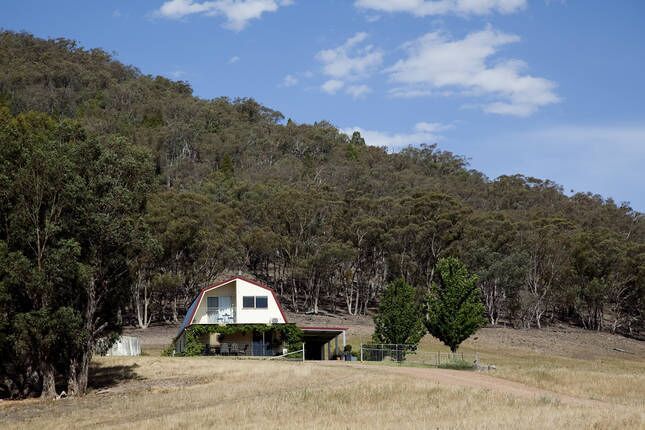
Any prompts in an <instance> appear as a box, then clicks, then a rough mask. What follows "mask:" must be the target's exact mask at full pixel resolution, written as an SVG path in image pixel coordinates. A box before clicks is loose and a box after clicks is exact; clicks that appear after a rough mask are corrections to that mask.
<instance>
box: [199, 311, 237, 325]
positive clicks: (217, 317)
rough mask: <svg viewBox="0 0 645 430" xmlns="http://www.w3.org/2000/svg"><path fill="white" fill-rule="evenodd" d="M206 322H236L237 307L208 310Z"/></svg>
mask: <svg viewBox="0 0 645 430" xmlns="http://www.w3.org/2000/svg"><path fill="white" fill-rule="evenodd" d="M206 324H235V309H233V308H231V309H227V310H216V311H207V312H206Z"/></svg>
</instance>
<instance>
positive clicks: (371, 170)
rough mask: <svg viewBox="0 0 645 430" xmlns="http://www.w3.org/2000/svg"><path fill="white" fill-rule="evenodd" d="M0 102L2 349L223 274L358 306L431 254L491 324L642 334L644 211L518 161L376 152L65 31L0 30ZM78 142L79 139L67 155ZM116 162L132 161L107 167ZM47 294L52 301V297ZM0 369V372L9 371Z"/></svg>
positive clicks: (189, 290)
mask: <svg viewBox="0 0 645 430" xmlns="http://www.w3.org/2000/svg"><path fill="white" fill-rule="evenodd" d="M0 105H2V106H3V107H4V110H3V113H2V115H3V120H2V121H3V123H2V130H0V132H1V133H2V136H1V139H2V141H1V142H0V154H1V155H0V203H1V204H0V225H1V226H2V227H1V228H0V260H1V261H2V263H3V264H1V265H0V315H2V318H0V348H2V350H0V353H1V354H2V356H3V357H6V356H8V355H7V354H8V353H7V351H10V350H12V348H15V347H17V345H21V346H20V347H21V348H22V347H23V346H24V347H26V346H25V344H24V343H20V342H18V340H17V339H18V338H17V337H16V336H18V335H17V333H18V330H19V327H18V326H17V325H18V324H20V326H21V327H25V328H26V327H29V328H30V329H32V328H35V327H39V328H38V330H40V331H41V332H42V333H49V334H51V336H50V335H47V336H45V337H43V338H42V341H43V342H45V344H43V345H35V346H34V345H32V346H31V347H30V348H32V347H33V348H34V349H37V350H38V351H40V352H39V354H43V357H44V355H49V351H50V349H49V347H48V346H47V345H48V344H47V343H48V342H55V343H57V342H67V341H68V340H69V339H78V338H79V337H77V336H71V337H68V336H67V333H70V332H75V331H77V330H81V331H82V332H83V333H85V334H86V335H87V336H89V337H88V338H87V339H94V338H95V337H96V336H99V335H101V330H99V331H98V332H97V333H95V334H91V332H92V333H93V332H94V331H96V329H98V328H101V329H102V330H105V333H103V334H105V335H106V336H108V337H109V335H111V334H113V333H117V332H118V330H119V327H120V326H121V325H122V324H138V325H140V326H142V327H145V326H147V325H148V324H150V323H153V322H176V321H179V320H180V319H181V318H182V316H183V314H184V313H185V310H186V308H187V306H188V305H189V304H190V302H191V301H192V299H193V297H194V296H195V294H196V293H197V291H198V290H199V288H201V287H203V286H205V285H208V284H209V283H210V282H213V281H214V280H215V278H217V277H218V276H219V275H220V274H221V273H223V272H233V273H236V272H238V271H242V272H248V273H250V274H252V275H254V276H255V277H257V278H259V279H260V280H263V281H265V282H266V283H267V284H269V285H270V286H271V287H273V288H274V289H275V290H276V292H277V293H278V295H279V296H280V298H281V300H282V302H283V303H284V305H285V306H286V307H287V308H289V309H290V310H291V311H295V312H302V311H312V312H314V313H316V312H321V311H326V312H331V313H338V312H344V313H347V314H349V315H357V314H366V313H367V312H368V309H370V308H371V307H373V306H375V305H377V304H378V303H377V298H378V296H379V295H380V294H381V292H382V290H383V288H384V287H385V285H387V284H388V283H389V282H391V281H393V280H395V279H398V278H402V279H404V280H405V282H407V283H408V284H410V285H414V286H415V287H416V288H418V289H419V290H420V291H419V294H420V295H423V294H425V293H426V292H427V291H428V290H429V289H430V287H431V285H432V284H433V282H436V281H437V275H436V273H437V262H438V261H439V259H441V258H442V257H447V256H452V257H457V258H459V259H460V260H461V261H463V262H464V263H465V265H466V266H467V267H468V269H469V271H471V272H473V273H475V274H476V275H477V277H478V281H477V288H478V289H479V291H480V294H481V296H482V298H483V302H484V304H485V312H486V317H487V319H488V321H489V323H490V324H491V325H496V324H499V323H500V322H503V323H505V324H510V325H512V326H515V327H542V326H544V325H548V324H551V323H553V322H554V321H564V322H569V323H572V324H576V325H579V326H582V327H584V328H587V329H590V330H611V331H612V332H617V333H623V334H626V335H630V336H640V335H642V331H643V325H644V315H645V222H644V217H643V214H641V213H638V212H636V211H634V210H633V209H631V208H630V207H629V205H628V204H626V203H625V204H617V203H616V202H614V201H613V200H611V199H603V198H602V197H600V196H598V195H594V194H591V193H577V194H574V195H571V196H567V195H566V194H565V193H564V192H563V190H562V187H561V186H559V185H558V184H555V183H553V182H552V181H549V180H542V179H537V178H532V177H526V176H522V175H519V174H518V175H511V176H501V177H499V178H496V179H490V178H487V177H486V176H484V175H483V174H482V173H480V172H478V171H475V170H473V169H470V168H469V166H468V164H467V161H466V159H465V158H464V157H461V156H457V155H455V154H452V153H450V152H447V151H442V150H440V149H439V148H438V147H437V146H436V145H433V144H430V145H421V146H419V147H408V148H405V149H403V150H402V151H400V152H398V153H388V152H387V151H386V150H385V149H384V148H377V147H372V146H369V145H366V144H365V141H364V139H363V138H362V137H361V136H360V135H359V134H355V135H354V136H352V137H351V138H350V137H349V136H347V135H345V134H343V133H341V132H340V131H339V130H338V129H337V128H336V127H334V126H333V125H332V124H330V123H328V122H325V121H320V122H316V123H314V124H297V123H295V122H294V121H292V120H290V119H285V118H284V116H283V115H282V114H281V113H279V112H277V111H275V110H272V109H270V108H267V107H264V106H262V105H260V104H259V103H257V102H256V101H254V100H252V99H235V100H229V99H227V98H216V99H212V100H204V99H200V98H197V97H194V96H193V95H192V89H191V88H190V85H189V84H188V83H186V82H175V81H171V80H169V79H166V78H163V77H154V76H148V75H144V74H142V73H141V72H139V71H138V70H137V69H135V68H134V67H131V66H126V65H123V64H121V63H119V62H117V61H115V60H114V59H113V58H112V57H111V56H110V54H108V53H106V52H105V51H102V50H100V49H84V48H82V47H79V46H78V44H77V43H75V42H73V41H70V40H66V39H54V40H43V39H39V38H36V37H34V36H31V35H29V34H25V33H14V32H9V31H4V32H0ZM7 124H13V125H9V126H7ZM29 124H31V125H29ZM26 125H28V126H29V127H32V128H34V130H38V131H37V132H30V131H28V130H26V129H25V126H26ZM21 127H22V128H21ZM15 142H21V145H20V146H16V145H15V144H14V143H15ZM43 142H46V143H47V145H46V146H44V147H43V150H42V151H40V150H39V151H37V153H38V156H39V157H41V156H42V160H40V161H38V162H42V163H44V164H42V165H43V166H44V167H45V168H44V169H42V170H41V169H40V168H39V167H38V165H37V164H33V166H35V167H34V169H33V171H34V172H38V174H39V176H37V177H39V178H49V179H47V180H45V181H44V183H47V184H48V187H50V188H47V190H50V191H51V190H53V189H54V188H51V187H58V188H55V189H56V190H60V192H62V193H63V194H60V196H61V197H62V198H63V199H62V200H58V197H56V200H52V199H51V198H50V197H51V196H58V195H59V194H52V195H48V196H45V195H43V196H42V198H43V199H46V200H47V201H48V202H50V203H51V204H52V205H53V206H50V207H52V208H53V210H48V209H46V208H45V210H44V211H42V212H39V213H37V214H36V212H33V211H29V210H28V209H29V207H28V206H25V203H26V202H25V201H24V200H21V198H20V196H21V195H23V194H22V191H20V187H21V186H28V185H30V184H31V185H33V184H36V183H35V182H33V181H32V179H30V177H29V176H24V177H22V178H20V179H19V180H18V179H16V178H14V177H13V176H12V173H11V172H13V171H14V170H15V166H14V164H13V163H14V160H16V159H19V157H20V156H21V151H22V149H23V148H38V145H40V144H41V143H43ZM79 142H80V143H81V145H80V146H83V147H85V146H87V147H88V148H89V149H87V152H85V153H83V154H76V153H75V151H76V148H77V147H78V144H79ZM368 143H369V142H368ZM131 152H132V153H133V154H135V155H132V154H130V153H131ZM54 154H55V155H56V156H54ZM110 154H112V155H110ZM128 154H130V155H128ZM16 157H18V158H16ZM70 157H71V158H70ZM34 160H35V159H34ZM97 163H98V164H97ZM100 163H104V164H103V165H101V164H100ZM68 164H69V166H71V168H69V166H68ZM113 166H116V167H117V172H126V171H127V172H130V173H129V174H128V175H121V176H118V175H117V176H118V177H117V178H112V177H111V176H110V172H111V171H112V169H113ZM68 172H69V173H68ZM95 174H96V175H98V176H96V177H97V178H98V179H97V180H94V179H93V178H94V176H93V175H95ZM47 175H49V176H47ZM50 179H51V180H50ZM126 179H127V180H128V181H131V182H128V183H127V184H126V185H124V186H123V187H120V188H119V187H117V185H119V184H120V182H119V181H126ZM139 183H140V184H139ZM143 184H145V186H144V185H143ZM81 186H82V187H81ZM79 187H81V188H79ZM83 187H85V188H83ZM44 190H45V189H42V190H41V191H44ZM48 192H49V191H48ZM77 192H82V193H83V198H82V199H81V200H80V202H81V205H80V206H76V205H74V204H72V202H73V201H75V198H74V195H75V193H77ZM27 195H29V194H27ZM33 195H35V196H40V195H39V194H33ZM106 199H107V200H106ZM109 199H113V200H111V201H110V200H109ZM43 201H45V200H43ZM31 203H34V204H35V203H37V201H36V200H33V201H32V202H31ZM54 203H55V204H54ZM84 205H87V206H84ZM32 208H33V207H32ZM57 208H60V209H61V210H60V211H59V210H58V209H57ZM34 214H35V215H37V216H36V219H35V220H36V224H33V225H28V222H26V221H29V220H32V218H29V216H30V215H34ZM88 214H90V215H88ZM92 214H95V215H97V216H96V217H93V216H91V215H92ZM39 217H40V218H39ZM21 220H22V221H21ZM32 221H33V220H32ZM112 222H115V223H116V224H112ZM38 223H40V225H39V224H38ZM45 226H47V227H46V230H47V231H48V232H49V233H47V239H46V241H45V245H46V246H44V247H41V248H39V246H38V244H39V243H40V244H41V245H42V244H43V242H42V241H43V239H44V238H43V237H42V236H41V237H40V238H38V235H39V234H40V233H42V232H43V231H44V230H43V228H45ZM36 227H39V228H36ZM109 235H112V236H109ZM50 240H51V241H50ZM113 256H118V259H116V260H113V259H112V257H113ZM106 258H107V259H106ZM60 262H63V263H64V264H59V263H60ZM72 263H73V264H72ZM70 264H71V266H72V268H71V269H69V267H70ZM60 269H65V270H60ZM25 274H27V275H26V276H25ZM112 276H114V277H115V278H112ZM92 280H93V281H94V282H93V283H92V282H91V281H92ZM34 285H36V286H37V288H36V287H33V288H32V286H34ZM58 285H64V286H65V287H64V288H62V289H59V287H58ZM70 285H82V286H83V287H82V288H81V289H80V290H76V289H75V288H76V287H69V286H70ZM117 285H118V288H117V287H116V286H117ZM106 286H107V287H106ZM113 286H114V289H113ZM104 287H105V288H107V289H105V290H103V288H104ZM34 288H35V289H34ZM79 288H80V287H79ZM88 288H89V289H88ZM94 288H98V289H100V291H102V292H101V293H100V297H101V298H100V300H98V302H99V303H98V304H97V306H98V308H97V309H96V310H92V312H99V313H100V312H103V310H105V311H109V313H108V314H105V315H103V316H102V317H101V320H100V322H99V321H98V320H96V319H94V322H93V323H92V324H96V327H94V328H93V330H90V328H89V327H87V326H86V325H84V324H86V323H87V321H89V320H88V319H87V318H86V317H85V315H86V313H87V312H88V308H87V303H88V301H87V298H88V297H92V295H91V294H90V292H91V291H92V290H93V289H94ZM15 291H23V292H24V294H23V293H21V294H19V295H18V296H16V295H15V294H14V292H15ZM59 291H62V292H63V293H61V294H62V295H64V296H65V297H66V298H58V297H53V296H51V294H50V292H56V294H58V292H59ZM78 291H81V293H78V294H77V292H78ZM96 291H97V294H98V290H96ZM52 294H53V293H52ZM70 297H72V298H75V299H78V300H71V299H70ZM59 299H60V300H59ZM77 301H78V303H77ZM70 303H72V304H71V305H70ZM65 304H66V305H67V308H69V309H63V308H65V307H66V306H64V305H65ZM84 306H85V307H84ZM89 309H90V310H91V309H92V307H91V306H90V308H89ZM31 312H34V313H33V314H30V313H31ZM56 312H60V313H58V314H56V315H58V316H57V317H56V318H54V317H53V315H54V313H56ZM17 313H26V314H29V318H31V319H28V320H26V319H19V318H16V315H17ZM59 317H60V318H61V319H58V318H59ZM21 318H22V317H21ZM25 318H26V317H25ZM55 321H60V323H58V322H57V323H55V324H54V323H53V322H55ZM52 324H53V325H52ZM79 324H80V325H79ZM105 324H107V325H105ZM104 325H105V326H104ZM63 326H65V327H67V328H66V329H65V330H63V331H62V333H63V335H61V336H59V335H58V334H56V333H59V332H58V331H57V330H59V329H60V328H61V327H63ZM20 330H22V329H20ZM21 332H22V333H28V331H25V330H22V331H21ZM88 333H90V334H88ZM59 334H60V333H59ZM80 338H82V339H85V338H84V337H82V336H81V337H80ZM21 339H25V340H31V339H33V336H32V335H30V334H27V335H25V336H22V337H21ZM69 341H70V342H71V340H69ZM91 343H93V340H92V341H91V342H90V344H91ZM88 345H89V344H85V346H83V347H82V348H81V349H79V350H78V351H81V350H85V351H87V348H88ZM79 348H80V347H79ZM70 350H71V349H70ZM43 357H36V358H34V357H31V358H30V360H29V361H24V362H25V363H27V362H28V363H32V364H29V365H30V366H32V367H30V368H29V371H28V372H27V373H28V375H30V376H29V377H25V378H23V379H20V378H19V379H20V381H21V382H20V384H21V385H20V388H19V387H17V386H16V387H14V388H12V389H11V390H9V391H6V390H2V389H0V394H1V395H2V396H7V395H9V394H7V393H8V392H10V393H11V394H10V395H12V396H25V395H34V393H38V392H39V388H38V387H41V386H42V382H43V378H42V375H43V374H44V373H46V374H47V375H51V374H52V367H51V366H45V367H46V369H37V367H41V366H40V365H38V366H36V365H37V364H38V363H42V362H43V361H42V359H43ZM67 358H69V357H63V356H57V357H55V360H54V358H52V360H54V361H53V362H52V365H53V372H54V373H55V374H56V375H59V376H61V375H62V376H64V377H66V376H67V374H68V373H71V370H74V369H77V371H78V372H81V370H82V369H84V368H85V364H80V363H85V358H87V356H85V358H83V355H82V354H81V355H79V356H77V359H78V360H80V362H79V363H78V366H80V368H78V367H76V366H71V367H70V366H69V365H63V364H62V362H59V361H58V360H63V361H65V359H67ZM47 360H49V359H47ZM5 364H6V363H4V360H3V363H2V365H3V370H2V372H3V377H4V376H6V372H13V371H14V370H13V368H12V367H11V366H5ZM33 366H36V367H33ZM64 368H69V369H71V370H70V371H67V370H64ZM34 375H37V376H34ZM3 380H4V378H3ZM47 380H48V381H51V378H50V377H49V376H48V377H47ZM81 385H82V384H81ZM50 386H51V384H50ZM24 387H31V388H24Z"/></svg>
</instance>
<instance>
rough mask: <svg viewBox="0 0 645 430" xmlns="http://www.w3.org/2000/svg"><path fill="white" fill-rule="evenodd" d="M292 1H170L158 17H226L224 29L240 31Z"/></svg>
mask: <svg viewBox="0 0 645 430" xmlns="http://www.w3.org/2000/svg"><path fill="white" fill-rule="evenodd" d="M291 3H292V0H214V1H202V2H200V1H193V0H168V1H166V2H164V3H163V4H162V5H161V7H160V8H159V9H158V10H157V11H156V15H157V16H161V17H164V18H170V19H180V18H183V17H185V16H188V15H193V14H204V15H207V16H224V17H225V18H226V23H225V24H224V27H226V28H229V29H231V30H235V31H240V30H242V29H244V27H246V25H247V24H248V22H249V21H251V20H252V19H258V18H260V17H261V16H262V15H263V14H264V13H265V12H275V11H277V10H278V9H279V8H280V7H282V6H288V5H290V4H291Z"/></svg>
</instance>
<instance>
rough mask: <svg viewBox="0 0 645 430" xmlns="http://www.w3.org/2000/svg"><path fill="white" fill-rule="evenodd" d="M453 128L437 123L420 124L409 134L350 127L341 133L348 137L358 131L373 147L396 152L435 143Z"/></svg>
mask: <svg viewBox="0 0 645 430" xmlns="http://www.w3.org/2000/svg"><path fill="white" fill-rule="evenodd" d="M450 128H452V126H451V125H446V124H441V123H437V122H419V123H417V124H416V125H415V126H414V129H413V130H412V131H411V132H409V133H388V132H383V131H377V130H365V129H362V128H360V127H348V128H344V129H342V130H341V131H342V132H343V133H345V134H347V135H348V136H351V135H352V133H354V132H355V131H358V132H360V133H361V136H363V138H364V139H365V143H366V144H368V145H371V146H379V147H386V148H387V149H388V150H389V151H392V152H396V151H400V150H401V149H403V148H406V147H408V146H418V145H420V144H422V143H428V144H431V143H435V142H437V141H439V140H441V139H442V137H441V135H440V134H439V133H440V132H441V131H444V130H448V129H450Z"/></svg>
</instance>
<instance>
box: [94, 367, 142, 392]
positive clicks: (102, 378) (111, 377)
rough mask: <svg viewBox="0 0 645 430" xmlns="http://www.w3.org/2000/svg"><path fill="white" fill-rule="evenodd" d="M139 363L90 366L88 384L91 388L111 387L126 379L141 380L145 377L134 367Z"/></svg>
mask: <svg viewBox="0 0 645 430" xmlns="http://www.w3.org/2000/svg"><path fill="white" fill-rule="evenodd" d="M137 367H139V365H138V364H136V363H135V364H132V365H129V366H97V365H92V366H90V375H89V382H88V386H89V387H90V388H94V389H97V388H109V387H113V386H115V385H117V384H119V383H121V382H124V381H133V380H134V381H140V380H142V379H144V378H142V377H141V376H139V375H138V374H137V373H136V372H135V370H134V369H136V368H137Z"/></svg>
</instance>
